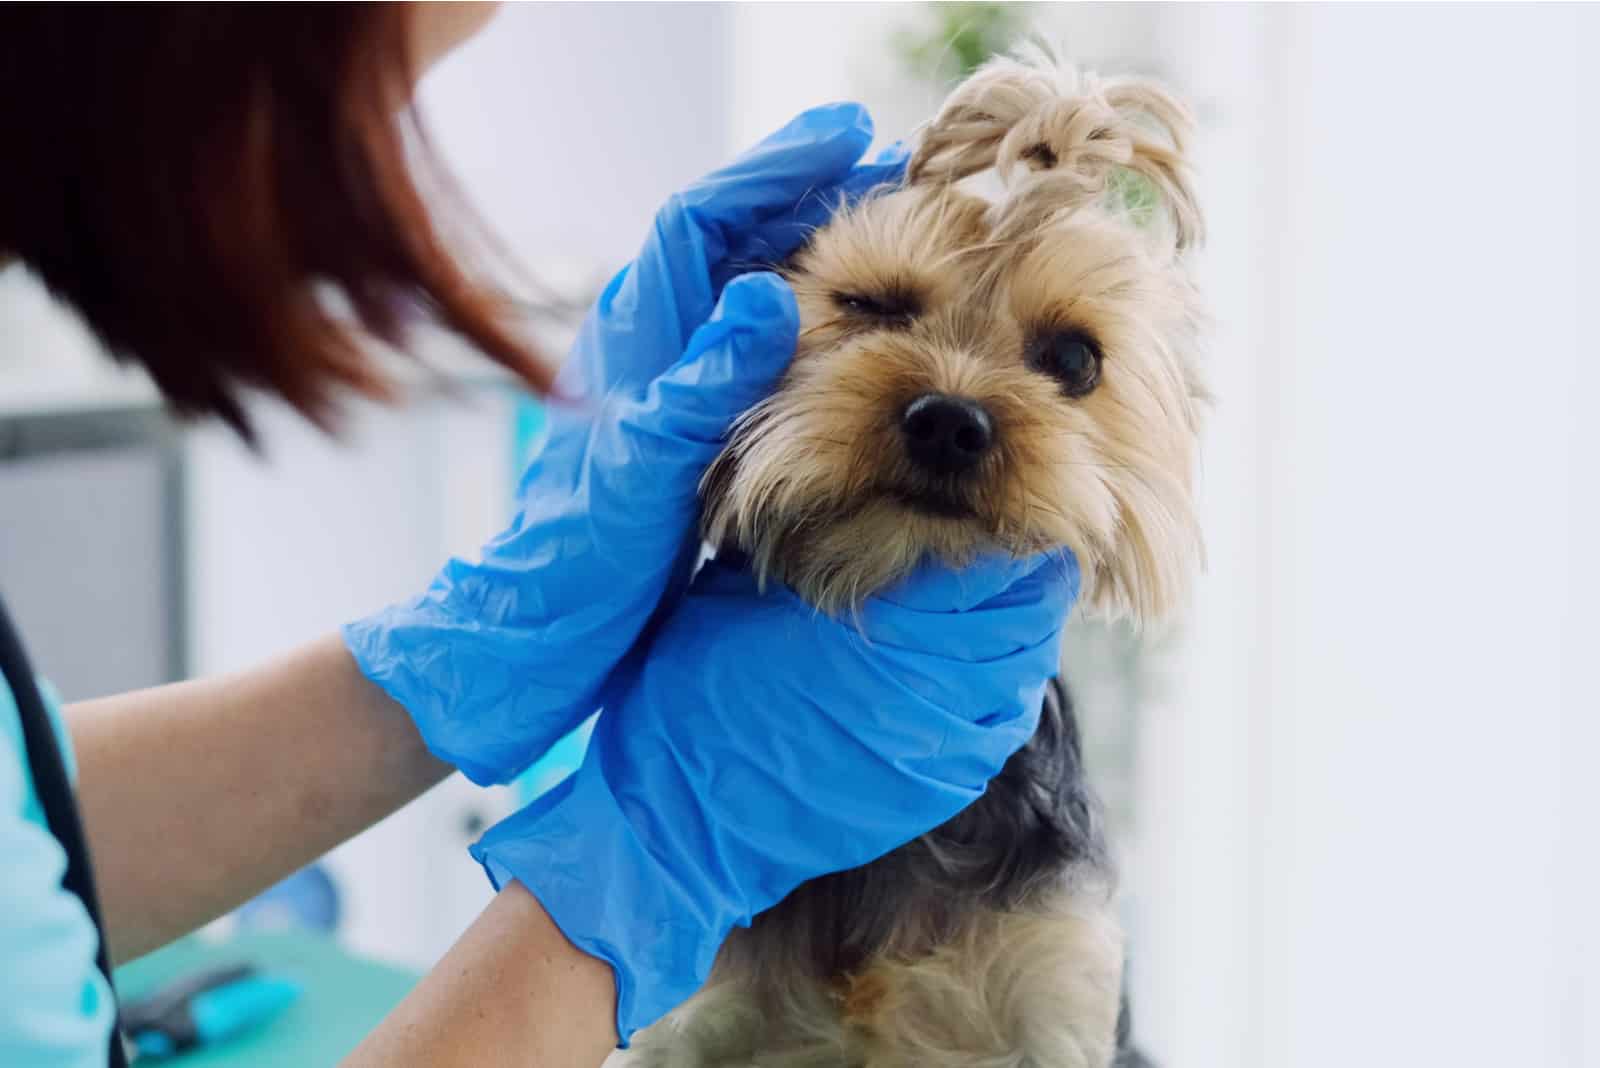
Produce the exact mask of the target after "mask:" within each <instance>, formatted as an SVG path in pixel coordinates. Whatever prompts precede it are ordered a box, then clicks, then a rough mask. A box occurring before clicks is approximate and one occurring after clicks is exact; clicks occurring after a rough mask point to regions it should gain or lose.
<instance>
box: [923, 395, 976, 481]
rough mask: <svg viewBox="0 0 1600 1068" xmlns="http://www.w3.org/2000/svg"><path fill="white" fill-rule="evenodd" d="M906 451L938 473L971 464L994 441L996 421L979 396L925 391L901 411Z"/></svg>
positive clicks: (949, 473) (925, 466)
mask: <svg viewBox="0 0 1600 1068" xmlns="http://www.w3.org/2000/svg"><path fill="white" fill-rule="evenodd" d="M900 432H901V433H902V434H904V435H905V439H906V451H907V452H909V453H910V454H911V460H912V462H913V463H915V464H916V465H917V466H918V467H921V468H923V469H924V470H927V471H930V472H932V473H934V474H937V475H956V474H960V473H961V472H963V471H965V470H967V469H968V468H971V467H972V466H973V465H975V464H976V463H977V462H978V461H979V460H981V459H983V455H984V453H986V452H988V451H989V447H990V446H991V445H993V444H994V424H993V422H992V421H991V420H990V419H989V413H988V412H986V411H984V410H983V406H982V405H981V404H979V403H978V402H977V401H975V400H970V399H968V398H966V397H952V396H951V395H949V394H948V393H924V394H923V395H922V396H920V397H918V398H917V399H916V400H914V401H912V402H911V403H910V404H908V405H906V410H905V411H904V412H902V413H901V414H900Z"/></svg>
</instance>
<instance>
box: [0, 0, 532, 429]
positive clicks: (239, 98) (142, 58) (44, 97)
mask: <svg viewBox="0 0 1600 1068" xmlns="http://www.w3.org/2000/svg"><path fill="white" fill-rule="evenodd" d="M409 23H410V20H409V18H408V17H407V13H406V12H405V11H404V5H403V4H390V3H381V4H342V3H340V4H315V5H303V6H302V5H294V6H292V7H282V6H278V5H271V4H259V5H258V4H171V5H169V4H134V5H127V6H120V5H112V6H100V5H89V4H4V5H0V146H3V151H4V153H5V162H4V164H3V165H0V256H3V255H4V254H5V253H11V254H14V255H16V256H19V257H20V258H21V259H22V261H23V262H24V263H26V264H27V265H28V266H29V267H31V268H32V269H33V270H34V271H35V272H37V273H38V274H39V276H40V277H42V278H43V279H44V281H45V283H46V284H47V285H48V286H49V287H50V288H51V289H52V290H53V291H54V292H55V293H56V294H57V295H58V296H59V297H60V298H62V299H63V300H65V301H66V302H67V303H69V304H71V305H72V306H73V307H74V308H76V309H77V310H78V312H79V313H81V314H82V316H83V318H84V319H85V320H86V321H87V322H88V324H89V325H90V326H91V327H92V328H93V329H94V331H95V332H96V334H98V335H99V337H100V339H101V340H102V341H103V343H104V344H105V346H106V347H107V349H108V350H109V351H110V352H111V353H112V354H113V355H114V356H116V357H117V358H118V359H122V360H132V361H136V362H138V363H140V364H143V365H144V366H145V367H146V368H147V369H148V370H149V372H150V374H151V376H152V377H153V378H154V380H155V382H156V384H157V385H158V386H159V387H160V388H161V390H162V391H163V392H164V393H165V394H166V396H167V397H168V399H169V400H170V401H171V403H172V405H173V406H174V407H175V408H176V409H177V410H178V411H179V412H182V413H184V414H187V415H204V414H213V415H218V416H220V417H222V418H223V419H225V420H226V421H227V422H228V423H230V424H231V425H233V426H234V427H235V428H236V429H238V430H239V431H240V432H241V433H242V434H244V435H245V436H246V437H248V436H249V434H250V429H249V420H248V418H247V416H246V412H245V408H244V404H243V397H242V392H241V391H242V390H243V389H244V388H259V389H262V390H265V391H268V392H270V393H275V394H277V395H279V396H281V397H282V398H283V399H285V400H286V401H288V402H289V403H290V404H292V405H294V406H295V407H296V408H297V409H299V410H300V411H301V412H303V413H304V414H306V415H307V416H309V417H310V418H312V419H314V420H317V421H319V422H322V423H324V424H326V422H327V421H328V420H329V419H330V418H331V416H332V415H333V413H334V411H335V409H336V403H337V400H338V397H339V394H340V392H341V391H343V390H347V389H354V390H356V391H359V392H361V393H364V394H367V395H371V396H377V397H387V396H389V395H390V391H389V388H388V382H387V380H386V378H385V376H384V375H383V374H382V372H381V371H380V369H379V368H378V366H377V365H376V364H375V363H374V360H373V356H372V354H371V351H370V350H369V349H368V348H367V347H365V346H364V345H363V344H362V341H363V339H362V337H361V336H360V331H359V330H354V329H352V327H351V325H350V323H349V322H348V321H346V320H343V319H341V318H340V317H339V316H338V315H336V314H330V311H329V310H328V307H327V303H326V301H325V300H323V299H319V295H318V293H317V288H318V287H319V286H325V287H331V288H332V290H333V291H334V292H335V293H337V294H341V295H342V297H343V298H344V299H343V303H345V304H347V305H348V307H349V309H350V310H351V311H352V312H353V315H354V319H355V320H356V321H357V322H358V323H359V324H360V327H362V328H364V329H365V330H366V331H368V332H370V333H371V334H374V335H376V336H378V337H381V338H383V339H385V340H388V341H390V342H393V343H396V344H400V343H403V336H404V333H405V327H406V325H407V323H408V322H409V321H411V320H412V319H414V318H416V317H417V316H418V315H419V314H420V315H422V316H424V317H427V318H431V319H432V320H433V321H436V322H438V323H440V324H442V325H444V326H446V327H447V328H449V329H451V330H453V331H455V332H457V333H458V334H460V335H461V336H462V337H464V338H465V339H467V340H468V341H470V342H471V343H472V344H474V345H475V346H476V347H477V348H479V349H481V350H482V351H483V352H484V353H485V354H487V355H488V356H489V357H491V358H492V359H494V360H496V361H497V362H499V363H501V364H503V365H505V366H506V367H509V368H510V369H512V370H513V371H515V372H516V373H517V374H518V375H520V376H521V377H522V378H523V379H525V380H526V381H527V382H529V383H530V384H531V385H533V386H534V387H535V388H538V389H543V388H545V387H546V386H547V385H548V382H549V379H548V374H549V372H548V369H547V368H546V366H545V365H544V364H543V363H541V362H540V361H539V360H538V359H537V357H536V354H535V353H534V352H533V351H532V350H531V349H530V348H529V347H528V346H527V344H526V343H525V342H523V341H522V340H520V339H519V338H518V337H517V336H516V335H515V334H514V333H513V332H511V331H510V330H509V329H508V327H507V326H506V324H505V322H504V320H503V319H502V317H501V315H500V311H501V310H502V306H501V305H500V304H499V302H498V298H497V297H496V296H495V295H494V294H493V292H492V291H491V290H489V289H486V288H484V287H483V286H482V285H481V284H479V282H477V281H475V280H473V279H471V278H469V276H468V275H467V273H466V272H465V271H464V270H463V269H462V267H461V266H460V265H459V264H458V263H457V262H456V260H455V259H453V258H452V256H451V255H450V254H449V252H448V251H447V250H446V247H445V245H444V244H443V243H442V241H441V239H440V237H439V234H438V233H437V231H436V230H435V227H434V225H433V223H432V221H431V220H430V218H429V214H428V210H427V208H426V206H425V205H424V201H423V197H422V195H421V194H420V193H419V191H418V187H417V183H416V180H415V176H414V175H413V173H412V169H411V168H412V164H413V162H414V154H415V153H414V151H413V150H415V149H416V148H417V146H418V145H419V144H420V143H421V141H420V138H415V137H412V136H410V135H411V133H412V131H414V130H415V124H414V122H413V119H412V114H411V112H410V110H409V108H408V104H407V101H408V98H409V95H410V90H411V86H412V84H413V81H414V77H413V74H414V72H413V70H412V63H413V57H412V52H411V49H410V47H409V40H408V31H409Z"/></svg>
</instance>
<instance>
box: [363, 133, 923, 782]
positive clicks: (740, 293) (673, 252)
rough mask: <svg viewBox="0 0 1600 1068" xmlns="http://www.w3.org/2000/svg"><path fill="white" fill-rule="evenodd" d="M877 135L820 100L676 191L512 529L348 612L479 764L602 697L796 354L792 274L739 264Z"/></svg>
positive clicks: (852, 188)
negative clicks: (426, 577)
mask: <svg viewBox="0 0 1600 1068" xmlns="http://www.w3.org/2000/svg"><path fill="white" fill-rule="evenodd" d="M871 139H872V126H871V122H870V120H869V119H868V117H867V115H866V112H865V111H863V110H862V109H861V108H860V107H859V106H858V105H854V104H838V105H832V106H829V107H824V108H818V109H815V110H812V111H808V112H806V113H805V114H803V115H801V116H800V117H799V118H797V119H795V120H794V121H793V122H791V123H789V125H787V126H785V127H784V128H783V129H782V130H779V131H778V132H777V133H776V134H774V135H772V136H771V137H769V138H767V140H765V141H764V142H762V143H761V144H760V145H758V146H757V147H756V148H754V149H753V150H751V151H750V152H748V153H746V154H745V155H744V156H742V157H740V159H738V160H737V161H735V162H734V163H733V164H731V165H730V166H728V167H726V168H724V169H723V170H720V171H717V172H716V173H714V174H712V175H710V176H709V177H707V178H705V179H703V180H702V181H700V182H698V183H696V184H695V185H693V186H691V187H690V188H689V189H688V190H686V191H685V192H683V193H680V194H679V195H677V196H675V197H673V198H672V199H671V200H670V201H669V202H668V203H667V205H666V206H665V207H663V208H662V209H661V211H660V213H659V214H658V215H657V216H656V220H655V227H654V230H653V232H652V234H651V236H650V238H649V240H648V241H647V242H646V243H645V246H644V249H643V251H641V253H640V254H639V258H638V259H637V260H635V261H634V262H633V263H632V264H630V265H629V266H628V267H627V268H625V269H624V270H623V271H622V272H621V273H620V274H619V275H617V277H616V278H615V279H614V280H613V281H612V282H611V284H610V285H609V286H607V288H606V290H605V292H604V294H603V295H602V296H601V297H600V299H599V301H598V303H597V304H596V306H595V308H594V310H593V311H592V313H591V314H590V315H589V317H588V320H587V321H586V322H585V324H584V326H583V328H582V331H581V333H580V334H579V337H578V340H577V343H576V345H575V347H574V349H573V351H572V354H571V356H570V357H569V360H568V362H567V364H566V365H565V366H564V367H563V369H562V372H561V375H560V377H559V378H558V380H557V382H558V389H559V390H560V391H561V392H562V393H563V394H564V395H565V402H557V403H556V404H554V405H552V406H551V411H550V430H549V438H548V441H547V444H546V445H545V447H544V449H543V451H542V452H541V454H540V455H539V456H538V457H537V458H536V459H535V460H534V461H533V463H532V465H531V467H530V468H529V470H528V472H527V474H526V475H525V477H524V479H523V482H522V485H521V487H520V489H519V491H518V499H519V503H520V509H521V510H520V512H519V514H518V515H517V517H516V518H515V519H514V520H513V522H512V524H511V527H510V529H508V530H507V531H505V532H504V533H503V534H501V535H500V536H499V537H497V538H495V539H494V540H493V541H491V542H490V543H489V544H488V545H487V546H485V548H484V550H483V556H482V560H481V561H480V562H476V563H474V562H469V561H466V560H459V559H457V560H451V561H450V562H449V563H448V564H447V565H446V566H445V567H444V569H443V570H442V571H441V572H440V573H439V575H438V576H437V577H436V578H435V579H434V581H433V583H432V585H431V586H430V587H429V588H428V590H427V592H426V593H424V594H423V595H422V596H420V597H418V598H415V599H414V600H411V601H408V602H405V603H403V604H400V605H396V606H394V607H391V608H389V609H387V610H385V611H383V612H380V613H378V614H377V615H374V616H371V617H369V618H367V619H363V620H360V621H358V622H356V623H352V624H350V625H348V626H347V627H346V628H345V630H344V638H345V643H346V645H347V646H348V648H349V649H350V652H351V654H352V655H353V656H354V657H355V660H356V663H357V664H358V665H359V667H360V669H361V671H362V673H363V674H364V675H366V677H367V678H369V679H371V680H372V681H374V682H376V683H377V684H378V685H379V686H381V687H382V688H383V689H384V690H385V692H387V693H388V694H389V696H390V697H392V698H394V699H395V700H396V701H397V702H399V703H400V704H401V705H403V706H404V707H405V708H406V710H407V711H408V712H410V714H411V716H412V718H413V720H415V722H416V724H417V727H418V729H419V730H420V731H421V733H422V737H423V739H424V741H425V742H426V743H427V744H428V747H429V749H430V750H431V751H432V752H433V753H434V754H435V755H437V756H439V757H441V758H442V759H444V760H447V761H449V762H450V763H452V764H455V765H456V766H457V767H459V768H460V769H461V770H462V771H463V772H465V773H466V774H467V776H468V777H469V778H471V779H472V780H473V781H475V782H478V783H480V784H488V783H493V782H505V781H508V780H510V779H511V778H514V777H515V776H516V775H517V774H519V773H520V772H521V771H522V770H523V769H525V768H526V767H527V766H528V765H529V764H530V763H532V762H533V761H534V760H535V759H537V758H538V757H539V756H540V755H542V754H543V753H544V751H545V750H547V749H548V748H549V747H550V746H551V745H552V744H554V743H555V742H556V741H558V740H559V739H560V738H561V737H562V736H563V735H565V734H566V733H567V732H569V731H570V730H572V729H573V728H574V727H576V726H577V725H578V724H579V723H581V722H582V721H583V719H584V718H585V717H586V716H588V715H589V713H591V712H593V711H594V710H595V709H596V708H597V707H598V705H597V701H596V694H597V692H598V690H599V687H600V685H601V684H602V682H603V681H604V679H605V677H606V675H607V674H608V673H609V672H610V671H611V669H612V668H613V667H614V666H615V665H616V663H617V661H618V660H620V659H621V658H622V656H623V655H624V654H625V653H626V651H627V650H628V648H629V647H630V646H631V645H632V644H633V642H634V641H635V639H636V638H637V637H638V635H639V633H640V631H641V630H642V629H643V627H644V626H645V623H646V622H647V620H648V619H649V618H650V615H651V613H652V612H654V610H655V609H656V607H657V605H658V604H659V603H660V602H661V600H662V598H663V595H664V593H665V591H667V590H668V588H669V586H670V585H671V584H672V583H673V582H674V580H675V579H679V580H681V579H683V578H685V577H686V569H687V567H688V566H689V564H690V563H691V562H692V559H691V558H692V554H693V552H694V549H695V547H696V544H695V538H694V532H695V522H696V490H697V488H698V483H699V479H700V476H701V474H702V472H703V471H704V469H705V467H706V466H707V465H708V464H709V463H710V462H711V460H712V459H713V458H714V457H715V455H716V453H717V451H718V450H719V449H720V447H721V443H722V439H723V436H724V434H725V432H726V430H727V427H728V424H729V423H730V422H731V421H732V420H733V418H734V417H736V416H737V415H738V414H739V413H740V412H742V411H743V410H744V409H745V408H747V407H749V406H750V405H751V404H753V403H755V402H756V401H757V400H759V399H760V398H761V397H762V396H764V395H765V394H766V393H767V392H769V391H770V389H771V387H772V385H773V383H774V382H775V380H776V378H777V376H778V375H779V374H780V373H781V371H782V368H783V366H784V364H785V363H786V362H787V360H788V358H789V357H790V356H791V355H792V354H793V352H794V344H795V331H796V329H797V327H796V322H797V317H796V311H795V306H794V298H793V295H792V294H791V293H789V291H788V289H787V287H785V286H784V285H783V284H782V283H781V282H779V281H778V280H777V279H776V278H774V277H772V276H770V275H761V276H752V277H749V278H744V279H740V280H739V281H738V282H737V283H730V281H729V280H730V279H731V278H733V277H734V276H735V275H736V274H738V273H739V272H740V271H742V270H748V269H749V268H750V266H751V265H752V264H757V263H766V262H772V261H773V260H775V259H776V258H779V257H781V256H783V255H786V254H787V253H788V252H791V251H793V250H794V249H795V248H796V247H798V246H799V244H800V242H801V241H802V240H803V239H804V237H805V235H806V233H807V232H809V230H810V229H811V228H812V227H815V226H817V225H819V224H821V223H822V222H823V221H825V220H826V218H827V216H828V213H829V212H831V211H832V210H833V209H834V208H836V207H837V206H838V203H839V201H840V200H841V199H842V198H845V197H848V196H852V195H856V194H859V193H860V192H862V191H864V190H866V189H868V188H870V187H872V186H874V185H877V184H880V183H882V182H884V181H887V180H891V179H893V178H895V177H896V176H898V174H899V171H900V169H901V167H902V166H903V164H904V154H903V153H895V154H891V155H888V156H886V157H884V158H882V159H880V160H879V161H878V162H876V163H873V164H865V165H856V164H857V160H858V159H859V158H860V156H861V154H862V152H863V151H864V150H865V149H866V147H867V145H868V144H869V142H870V141H871ZM719 296H720V303H719ZM708 320H709V321H708Z"/></svg>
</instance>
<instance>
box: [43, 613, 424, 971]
mask: <svg viewBox="0 0 1600 1068" xmlns="http://www.w3.org/2000/svg"><path fill="white" fill-rule="evenodd" d="M67 722H68V726H69V728H70V730H71V733H72V740H73V745H74V748H75V749H76V751H77V757H78V800H79V805H80V806H81V808H82V811H83V819H84V826H85V830H86V833H87V835H88V838H89V847H90V851H91V854H92V856H93V858H94V864H95V873H96V877H97V881H98V883H99V889H100V896H101V899H102V906H103V908H104V911H105V918H106V926H107V929H108V930H109V932H110V938H111V947H110V948H111V952H112V956H113V958H114V959H118V960H128V959H131V958H133V957H136V956H138V955H140V954H142V953H145V952H147V951H149V950H151V949H154V948H156V947H158V946H160V945H163V944H164V943H166V942H169V941H171V940H172V939H173V938H176V937H178V936H179V935H182V934H184V933H186V932H188V931H191V930H193V929H195V928H196V927H198V926H200V925H201V924H204V923H206V922H207V921H209V920H211V919H214V918H215V917H217V916H220V915H222V914H223V913H225V912H227V911H228V910H229V909H231V908H233V907H235V906H236V905H239V904H241V903H242V902H244V901H247V900H249V899H250V898H251V897H252V896H254V895H255V894H256V893H258V892H259V891H261V890H263V889H265V888H266V887H268V886H271V885H272V884H273V883H275V882H276V881H278V880H279V879H281V878H283V877H284V876H286V875H288V874H290V873H292V872H294V871H295V870H297V869H298V868H300V867H301V866H303V865H305V864H306V863H308V862H310V861H311V860H313V859H315V858H316V857H318V856H321V855H322V854H323V853H325V852H326V851H327V850H329V849H330V848H332V847H333V846H335V845H338V844H339V843H340V842H343V841H344V840H345V839H347V838H349V837H351V836H352V835H354V834H356V833H357V832H359V831H361V830H363V829H364V828H366V827H369V826H371V825H372V824H373V823H376V822H377V821H378V820H380V819H382V818H383V817H385V816H387V815H389V814H390V813H391V812H394V811H395V810H396V809H398V808H400V807H401V806H402V805H404V804H405V803H406V802H408V801H410V800H412V799H413V798H415V797H417V796H418V795H419V794H421V793H422V792H423V791H424V790H426V789H428V787H430V786H432V785H434V784H435V783H437V782H439V781H440V780H441V779H443V778H444V777H445V776H446V775H447V774H448V773H449V772H450V770H451V769H450V767H449V766H448V765H446V764H444V763H442V762H441V761H439V760H436V759H435V758H434V757H433V756H432V755H431V754H429V753H428V751H427V749H426V748H425V747H424V746H423V744H422V739H421V738H420V736H419V735H418V734H417V732H416V729H415V728H414V727H413V726H412V723H411V720H410V717H408V716H407V715H406V713H405V710H404V709H402V708H401V707H400V706H399V705H397V704H395V703H394V702H393V701H391V700H390V699H389V698H388V697H387V696H386V695H385V694H384V693H383V691H382V690H380V689H379V688H378V687H377V686H375V685H373V684H372V683H371V682H369V681H368V680H367V679H366V678H365V677H363V676H362V674H361V673H360V671H359V670H358V669H357V668H356V665H355V662H354V661H353V660H352V659H351V658H350V655H349V653H348V652H346V650H345V648H344V645H343V643H342V642H340V641H339V639H338V638H337V637H329V638H326V639H323V640H321V641H318V642H314V643H312V644H311V645H308V646H305V647H304V648H302V649H299V650H297V651H295V652H293V653H290V654H289V655H288V656H285V657H283V658H282V659H280V660H277V661H274V662H272V663H270V664H267V665H265V666H264V667H260V668H256V669H254V670H252V671H247V672H243V673H241V674H238V675H232V676H226V677H222V678H217V679H206V680H201V681H196V682H184V683H178V684H175V685H172V686H162V687H158V688H156V689H152V690H141V691H138V692H136V693H130V694H123V695H120V696H117V697H107V698H103V699H101V700H97V701H88V702H84V703H82V704H78V705H73V706H71V707H69V708H68V709H67Z"/></svg>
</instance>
